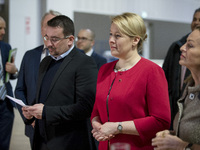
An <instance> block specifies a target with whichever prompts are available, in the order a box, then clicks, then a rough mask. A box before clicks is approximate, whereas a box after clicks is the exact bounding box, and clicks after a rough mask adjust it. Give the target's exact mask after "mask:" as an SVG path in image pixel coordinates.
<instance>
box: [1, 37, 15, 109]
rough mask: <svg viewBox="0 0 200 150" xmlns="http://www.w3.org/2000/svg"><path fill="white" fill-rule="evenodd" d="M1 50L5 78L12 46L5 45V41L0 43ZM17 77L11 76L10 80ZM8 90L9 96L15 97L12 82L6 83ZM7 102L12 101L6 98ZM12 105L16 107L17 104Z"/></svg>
mask: <svg viewBox="0 0 200 150" xmlns="http://www.w3.org/2000/svg"><path fill="white" fill-rule="evenodd" d="M0 49H1V56H2V65H3V69H4V78H5V75H6V70H5V65H6V62H7V61H8V56H9V51H10V50H11V46H10V45H9V44H7V43H4V42H3V41H0ZM15 78H16V77H14V76H12V74H11V76H10V79H15ZM6 90H7V95H10V96H13V91H12V86H11V84H10V82H9V81H8V82H7V83H6ZM6 100H7V101H10V100H9V99H8V98H6ZM10 102H11V103H12V106H14V105H15V104H14V103H13V102H12V101H10Z"/></svg>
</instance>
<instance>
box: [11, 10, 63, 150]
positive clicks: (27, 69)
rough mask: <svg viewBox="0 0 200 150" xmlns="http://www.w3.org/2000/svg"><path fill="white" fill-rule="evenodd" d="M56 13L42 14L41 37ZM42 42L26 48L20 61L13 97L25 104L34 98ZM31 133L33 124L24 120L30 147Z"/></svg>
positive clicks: (43, 48)
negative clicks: (32, 47)
mask: <svg viewBox="0 0 200 150" xmlns="http://www.w3.org/2000/svg"><path fill="white" fill-rule="evenodd" d="M58 15H61V13H59V12H57V11H53V10H50V11H49V12H47V13H45V14H44V16H43V17H42V19H41V35H42V39H43V37H44V36H45V35H46V27H47V22H48V21H49V20H50V19H52V18H54V17H55V16H58ZM43 42H44V44H43V45H40V46H38V47H36V48H34V49H32V50H28V51H27V52H26V53H25V54H24V57H23V59H22V62H21V66H20V71H19V76H18V81H17V85H16V88H15V97H16V98H18V99H21V100H22V101H23V102H24V103H25V104H26V105H32V104H33V102H34V100H35V97H36V82H37V80H38V71H39V65H40V62H41V61H42V59H43V58H44V57H46V56H47V55H48V49H47V47H46V41H45V40H43ZM17 108H18V110H19V112H20V115H21V117H22V119H23V120H24V121H25V118H24V116H23V114H22V110H21V108H22V107H21V106H20V105H18V104H17ZM33 133H34V129H33V126H32V125H28V124H26V122H25V135H26V136H27V137H29V140H30V144H31V147H32V146H33Z"/></svg>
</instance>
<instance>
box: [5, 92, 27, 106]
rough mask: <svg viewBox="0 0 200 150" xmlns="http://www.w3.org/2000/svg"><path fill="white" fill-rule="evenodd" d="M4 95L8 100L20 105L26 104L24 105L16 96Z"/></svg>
mask: <svg viewBox="0 0 200 150" xmlns="http://www.w3.org/2000/svg"><path fill="white" fill-rule="evenodd" d="M6 97H8V98H9V99H10V100H12V101H14V102H15V103H17V104H19V105H21V106H27V105H25V104H24V102H23V101H22V100H20V99H16V98H14V97H11V96H9V95H6Z"/></svg>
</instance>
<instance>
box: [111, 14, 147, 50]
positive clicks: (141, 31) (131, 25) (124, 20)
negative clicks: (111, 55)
mask: <svg viewBox="0 0 200 150" xmlns="http://www.w3.org/2000/svg"><path fill="white" fill-rule="evenodd" d="M111 21H112V23H114V24H116V25H117V26H118V28H119V30H120V32H121V33H122V34H125V35H127V36H129V37H139V38H140V41H139V43H138V46H137V48H138V51H140V50H141V48H142V44H143V41H144V40H145V39H146V38H147V34H146V27H145V24H144V20H143V19H142V18H141V17H140V16H139V15H137V14H134V13H128V12H127V13H123V14H121V15H117V16H115V17H113V18H112V20H111Z"/></svg>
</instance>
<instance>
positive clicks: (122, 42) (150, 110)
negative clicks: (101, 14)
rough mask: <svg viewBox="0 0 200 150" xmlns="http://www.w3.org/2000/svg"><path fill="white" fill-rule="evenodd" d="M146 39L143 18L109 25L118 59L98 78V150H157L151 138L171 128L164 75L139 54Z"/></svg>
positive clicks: (95, 124)
mask: <svg viewBox="0 0 200 150" xmlns="http://www.w3.org/2000/svg"><path fill="white" fill-rule="evenodd" d="M146 38H147V35H146V27H145V24H144V21H143V19H142V18H141V17H140V16H138V15H137V14H134V13H124V14H122V15H118V16H115V17H114V18H113V19H112V21H111V27H110V38H109V45H110V49H111V54H112V55H113V56H115V57H117V58H119V60H116V61H113V62H110V63H107V64H105V65H103V66H102V67H101V68H100V70H99V74H98V79H97V89H96V100H95V104H94V108H93V112H92V115H91V121H92V126H93V130H92V133H93V136H94V137H95V139H97V140H98V141H100V142H99V150H109V148H110V145H112V144H114V143H128V144H129V145H130V147H131V150H133V149H134V150H153V147H152V146H151V139H152V138H153V137H155V135H156V133H157V132H158V131H161V130H163V129H168V128H169V126H170V105H169V97H168V90H167V81H166V78H165V74H164V71H163V70H162V68H161V67H159V66H158V65H157V64H155V63H153V62H151V61H149V60H147V59H145V58H143V57H141V56H140V55H139V54H138V51H140V49H141V47H142V44H143V41H144V40H145V39H146Z"/></svg>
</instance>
